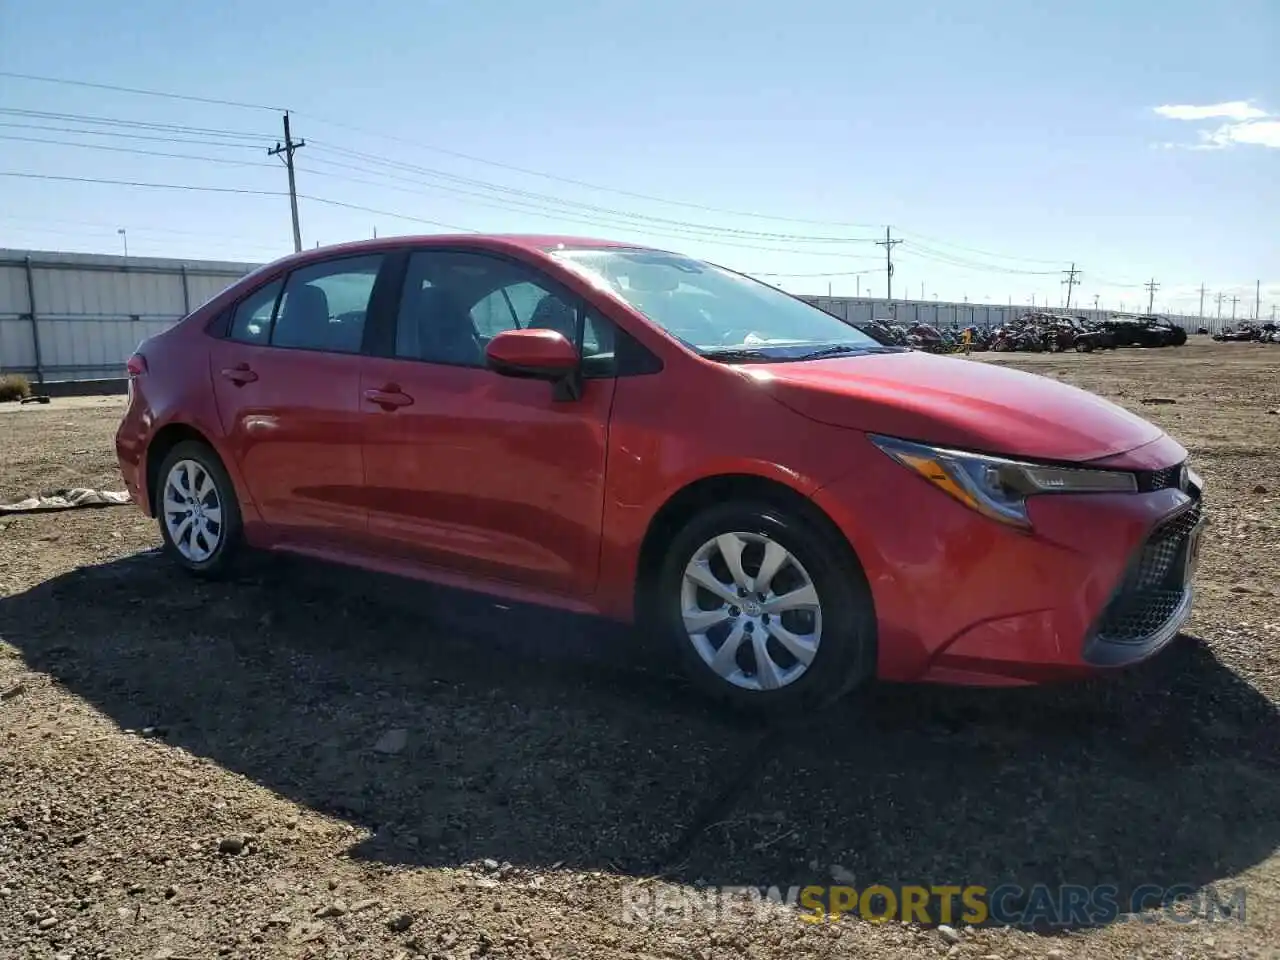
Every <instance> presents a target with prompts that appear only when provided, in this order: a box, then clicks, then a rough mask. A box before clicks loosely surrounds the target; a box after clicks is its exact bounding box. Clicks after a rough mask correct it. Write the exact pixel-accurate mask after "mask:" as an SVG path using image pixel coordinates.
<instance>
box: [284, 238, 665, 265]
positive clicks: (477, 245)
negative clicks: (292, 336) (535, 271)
mask: <svg viewBox="0 0 1280 960" xmlns="http://www.w3.org/2000/svg"><path fill="white" fill-rule="evenodd" d="M456 246H466V247H470V248H472V249H480V250H492V251H494V252H495V253H497V252H503V251H506V252H510V251H512V250H524V251H529V252H533V253H540V254H545V253H547V252H549V251H551V250H556V249H572V248H575V247H577V248H582V247H586V248H595V249H617V250H649V249H653V248H651V247H647V246H645V245H644V244H637V243H623V242H621V241H618V240H600V239H596V238H592V237H574V236H561V235H556V234H526V233H455V234H441V233H430V234H421V235H411V236H398V237H378V238H377V239H374V240H352V241H348V242H346V243H338V244H332V245H330V246H327V247H316V248H314V249H312V250H303V251H302V252H301V253H294V254H290V255H288V256H285V257H281V258H280V259H278V260H276V261H275V262H274V263H273V264H271V266H273V267H280V266H288V267H297V266H301V265H304V264H307V263H310V262H313V261H315V260H327V259H329V258H330V257H334V256H342V255H344V254H351V255H357V254H361V253H377V252H380V251H383V250H392V249H396V250H401V249H404V248H406V247H409V248H415V247H416V248H421V249H431V248H433V247H456Z"/></svg>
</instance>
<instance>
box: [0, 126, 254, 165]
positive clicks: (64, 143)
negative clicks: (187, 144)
mask: <svg viewBox="0 0 1280 960" xmlns="http://www.w3.org/2000/svg"><path fill="white" fill-rule="evenodd" d="M0 140H19V141H22V142H23V143H47V144H52V145H54V146H59V147H83V148H85V149H86V150H110V151H111V152H113V153H132V154H140V155H142V156H145V157H165V158H167V159H170V160H199V161H201V162H203V163H223V164H231V165H232V166H237V167H270V166H271V164H269V163H262V162H261V161H257V160H233V159H231V158H228V157H195V156H192V155H191V154H189V153H165V152H164V151H161V150H139V149H137V148H134V147H113V146H112V145H111V144H108V143H75V142H74V141H69V140H46V139H42V138H40V137H20V136H15V135H13V134H7V133H0Z"/></svg>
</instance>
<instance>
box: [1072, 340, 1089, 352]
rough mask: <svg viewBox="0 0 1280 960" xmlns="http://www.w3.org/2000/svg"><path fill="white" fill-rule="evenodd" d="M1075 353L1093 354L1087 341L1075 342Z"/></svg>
mask: <svg viewBox="0 0 1280 960" xmlns="http://www.w3.org/2000/svg"><path fill="white" fill-rule="evenodd" d="M1076 353H1093V344H1092V343H1090V342H1089V341H1088V340H1077V341H1076Z"/></svg>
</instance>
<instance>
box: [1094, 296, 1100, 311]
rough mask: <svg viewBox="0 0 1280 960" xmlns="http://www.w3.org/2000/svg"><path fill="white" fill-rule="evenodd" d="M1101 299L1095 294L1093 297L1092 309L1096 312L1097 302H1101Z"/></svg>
mask: <svg viewBox="0 0 1280 960" xmlns="http://www.w3.org/2000/svg"><path fill="white" fill-rule="evenodd" d="M1101 299H1102V295H1101V294H1097V293H1095V294H1094V295H1093V309H1094V310H1097V309H1098V301H1099V300H1101Z"/></svg>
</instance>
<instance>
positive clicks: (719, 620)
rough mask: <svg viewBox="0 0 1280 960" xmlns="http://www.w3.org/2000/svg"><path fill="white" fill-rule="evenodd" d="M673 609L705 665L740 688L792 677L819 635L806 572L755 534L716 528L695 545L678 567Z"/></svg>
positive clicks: (817, 608)
mask: <svg viewBox="0 0 1280 960" xmlns="http://www.w3.org/2000/svg"><path fill="white" fill-rule="evenodd" d="M680 612H681V615H682V616H683V618H684V628H685V632H686V633H687V634H688V637H689V642H690V643H692V644H693V647H694V649H695V650H697V651H698V655H699V656H700V657H702V659H703V660H704V661H705V662H706V664H707V666H709V667H710V668H711V669H712V670H714V671H715V672H716V674H718V675H719V676H720V677H721V678H722V679H724V680H727V681H728V682H729V683H731V684H733V685H734V686H735V687H741V688H742V689H744V690H777V689H778V688H780V687H785V686H787V685H788V684H790V683H794V682H795V681H796V680H798V679H800V677H801V676H803V675H804V673H805V671H806V670H808V669H809V665H810V664H811V663H813V658H814V657H815V656H816V655H817V653H818V643H819V641H820V640H821V638H822V604H821V601H820V599H819V597H818V591H817V589H816V588H815V587H814V584H813V578H812V577H810V576H809V572H808V571H807V570H805V568H804V566H803V565H802V564H801V563H800V561H799V560H797V559H796V558H795V556H794V555H792V554H791V553H790V552H789V551H788V550H787V549H786V548H785V547H783V546H782V545H781V544H780V543H778V542H777V541H776V540H772V539H770V538H769V537H767V536H765V535H764V534H760V533H722V534H720V535H719V536H717V537H715V538H713V539H711V540H708V541H707V542H706V543H704V544H703V545H702V546H701V547H700V548H698V550H697V552H696V553H694V555H693V558H692V559H691V560H690V561H689V563H688V564H687V565H686V566H685V569H684V580H683V582H682V585H681V589H680Z"/></svg>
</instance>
